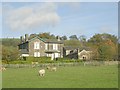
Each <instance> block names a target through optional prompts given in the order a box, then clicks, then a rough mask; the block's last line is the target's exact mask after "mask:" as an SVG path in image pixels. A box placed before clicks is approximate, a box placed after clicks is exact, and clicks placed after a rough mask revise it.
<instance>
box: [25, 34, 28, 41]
mask: <svg viewBox="0 0 120 90" xmlns="http://www.w3.org/2000/svg"><path fill="white" fill-rule="evenodd" d="M26 41H28V34H25V42H26Z"/></svg>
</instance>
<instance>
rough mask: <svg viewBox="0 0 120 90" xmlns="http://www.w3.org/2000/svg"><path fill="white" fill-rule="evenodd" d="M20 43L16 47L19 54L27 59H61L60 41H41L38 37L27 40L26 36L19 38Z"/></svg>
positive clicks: (61, 45) (61, 46)
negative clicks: (31, 57) (45, 57)
mask: <svg viewBox="0 0 120 90" xmlns="http://www.w3.org/2000/svg"><path fill="white" fill-rule="evenodd" d="M20 38H21V39H20V40H21V43H20V44H19V45H18V47H19V50H20V52H21V56H23V57H28V56H33V57H44V56H47V57H51V60H53V59H55V58H63V45H64V44H63V43H62V41H60V40H49V39H42V38H40V37H39V36H35V37H33V38H29V37H28V34H25V40H24V37H23V36H21V37H20Z"/></svg>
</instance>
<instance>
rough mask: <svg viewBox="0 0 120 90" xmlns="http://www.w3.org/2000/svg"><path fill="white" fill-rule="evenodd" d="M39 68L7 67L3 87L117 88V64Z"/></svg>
mask: <svg viewBox="0 0 120 90" xmlns="http://www.w3.org/2000/svg"><path fill="white" fill-rule="evenodd" d="M39 69H40V68H39V67H37V68H16V69H15V68H7V70H6V71H4V72H3V77H2V78H3V83H2V85H3V88H117V87H118V68H117V66H115V65H114V66H85V67H84V66H66V67H63V66H60V67H57V71H56V72H51V71H49V70H46V75H45V77H40V76H38V70H39Z"/></svg>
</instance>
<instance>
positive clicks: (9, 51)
mask: <svg viewBox="0 0 120 90" xmlns="http://www.w3.org/2000/svg"><path fill="white" fill-rule="evenodd" d="M19 55H20V54H19V51H18V49H17V48H15V47H12V46H9V47H8V46H2V60H6V61H11V60H17V59H18V58H19Z"/></svg>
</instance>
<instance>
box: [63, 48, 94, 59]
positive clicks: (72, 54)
mask: <svg viewBox="0 0 120 90" xmlns="http://www.w3.org/2000/svg"><path fill="white" fill-rule="evenodd" d="M63 53H64V54H63V56H64V57H67V58H70V59H80V60H90V59H91V58H92V51H91V50H90V49H88V48H87V47H84V48H79V47H64V48H63Z"/></svg>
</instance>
